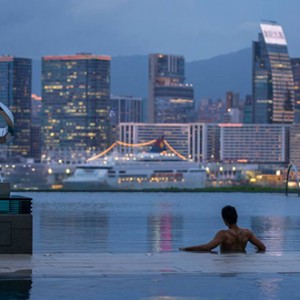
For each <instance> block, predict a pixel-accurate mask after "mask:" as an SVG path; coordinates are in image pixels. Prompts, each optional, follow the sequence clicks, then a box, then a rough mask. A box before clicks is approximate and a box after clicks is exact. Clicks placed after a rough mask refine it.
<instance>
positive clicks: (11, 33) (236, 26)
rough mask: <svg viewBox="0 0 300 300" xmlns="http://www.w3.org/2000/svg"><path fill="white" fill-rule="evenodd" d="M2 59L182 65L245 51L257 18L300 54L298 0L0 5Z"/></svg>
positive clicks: (63, 0)
mask: <svg viewBox="0 0 300 300" xmlns="http://www.w3.org/2000/svg"><path fill="white" fill-rule="evenodd" d="M0 4H1V10H0V54H11V55H15V56H20V57H28V58H33V59H39V58H40V57H41V56H44V55H57V54H75V53H77V52H90V53H93V54H107V55H111V56H119V55H135V54H141V55H148V54H149V53H157V52H161V53H171V54H181V55H184V56H185V59H186V61H193V60H200V59H206V58H210V57H213V56H216V55H220V54H226V53H230V52H234V51H237V50H240V49H244V48H248V47H251V42H252V41H253V40H256V39H257V34H258V32H259V23H260V21H261V20H275V21H277V22H278V23H279V24H280V25H282V26H283V29H284V32H285V35H286V38H287V42H288V45H289V53H290V56H292V57H300V34H299V28H300V17H299V12H300V1H299V0H251V1H249V0H227V1H224V0H0Z"/></svg>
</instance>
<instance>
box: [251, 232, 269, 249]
mask: <svg viewBox="0 0 300 300" xmlns="http://www.w3.org/2000/svg"><path fill="white" fill-rule="evenodd" d="M249 242H250V243H251V244H253V245H254V246H255V247H256V248H257V250H258V251H266V246H265V244H264V243H263V242H261V241H260V240H259V239H258V238H257V237H256V236H255V235H254V234H253V232H251V231H250V238H249Z"/></svg>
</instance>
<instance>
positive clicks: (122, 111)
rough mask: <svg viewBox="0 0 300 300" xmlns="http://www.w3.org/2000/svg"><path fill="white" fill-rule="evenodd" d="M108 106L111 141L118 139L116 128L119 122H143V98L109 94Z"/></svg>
mask: <svg viewBox="0 0 300 300" xmlns="http://www.w3.org/2000/svg"><path fill="white" fill-rule="evenodd" d="M109 106H110V113H109V115H110V125H111V130H112V142H114V141H116V140H117V139H118V132H117V128H118V124H119V123H121V122H122V123H127V122H128V123H129V122H134V123H141V122H143V98H140V97H133V96H117V95H111V97H110V105H109Z"/></svg>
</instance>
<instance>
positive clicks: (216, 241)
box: [179, 230, 224, 251]
mask: <svg viewBox="0 0 300 300" xmlns="http://www.w3.org/2000/svg"><path fill="white" fill-rule="evenodd" d="M223 239H224V233H223V232H222V230H221V231H219V232H218V233H217V234H216V235H215V237H214V238H213V239H212V240H211V241H210V242H208V243H207V244H203V245H198V246H191V247H184V248H179V250H181V251H210V250H212V249H214V248H216V247H217V246H219V245H220V244H222V242H223Z"/></svg>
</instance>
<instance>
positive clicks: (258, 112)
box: [252, 22, 294, 123]
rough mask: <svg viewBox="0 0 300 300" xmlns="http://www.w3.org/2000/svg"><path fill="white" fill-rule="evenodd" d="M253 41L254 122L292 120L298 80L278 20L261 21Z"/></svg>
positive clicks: (285, 121)
mask: <svg viewBox="0 0 300 300" xmlns="http://www.w3.org/2000/svg"><path fill="white" fill-rule="evenodd" d="M260 28H261V33H259V36H258V41H257V42H253V74H252V76H253V77H252V88H253V118H254V119H253V121H254V123H292V122H293V120H294V82H293V73H292V67H291V61H290V57H289V54H288V48H287V42H286V39H285V35H284V32H283V29H282V27H281V26H280V25H278V24H277V23H275V22H269V23H262V24H260Z"/></svg>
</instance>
